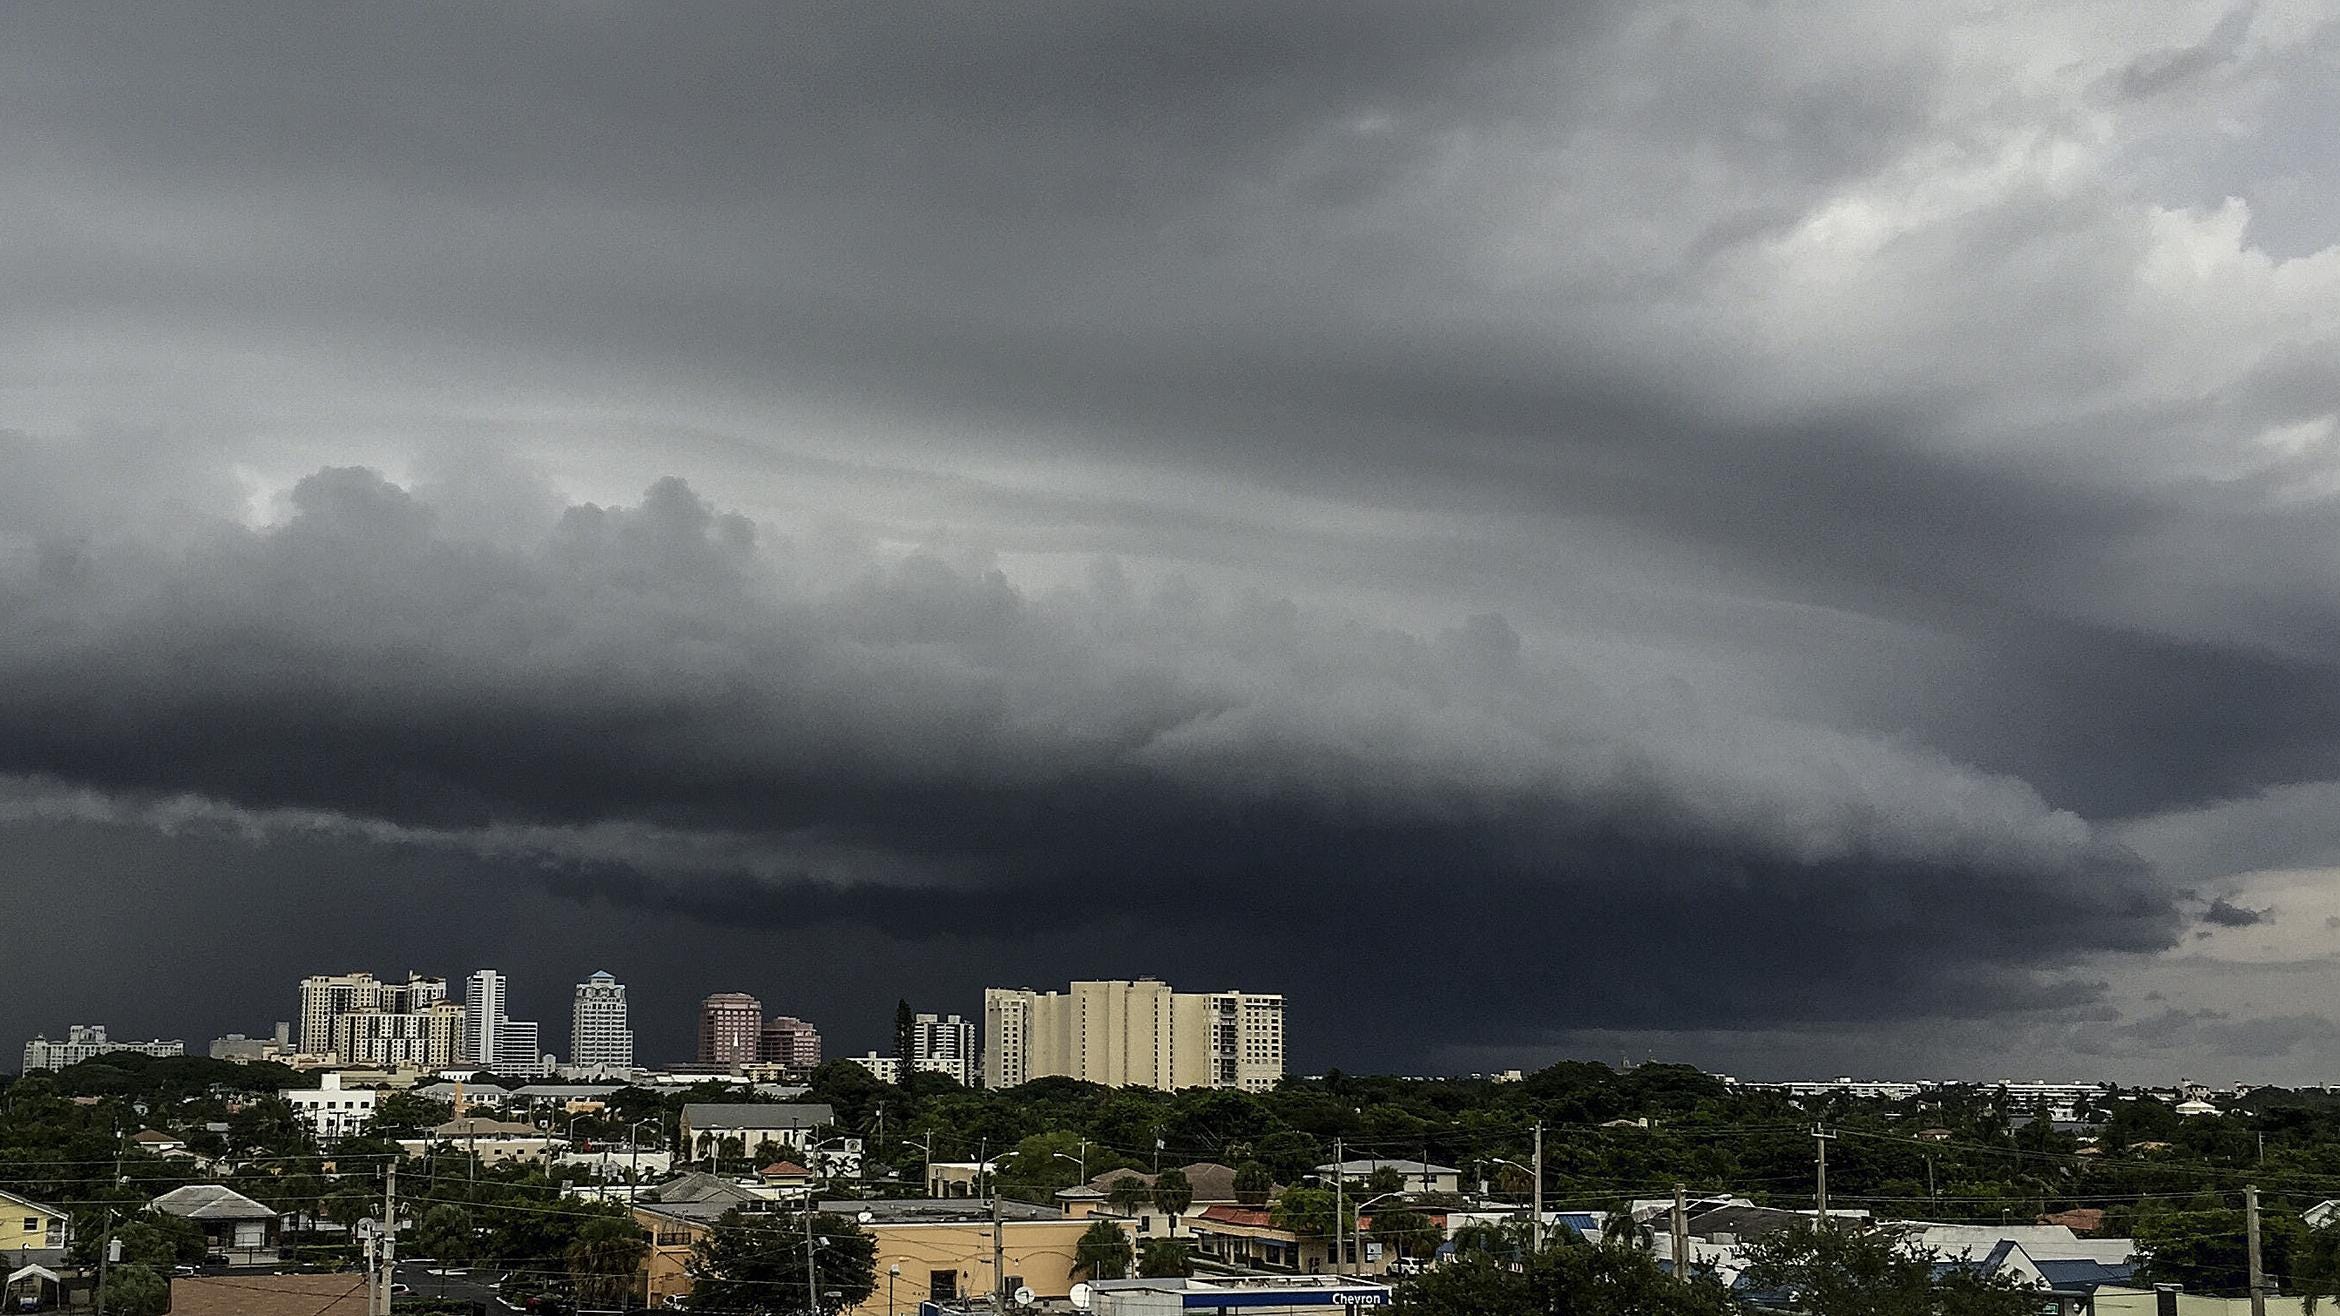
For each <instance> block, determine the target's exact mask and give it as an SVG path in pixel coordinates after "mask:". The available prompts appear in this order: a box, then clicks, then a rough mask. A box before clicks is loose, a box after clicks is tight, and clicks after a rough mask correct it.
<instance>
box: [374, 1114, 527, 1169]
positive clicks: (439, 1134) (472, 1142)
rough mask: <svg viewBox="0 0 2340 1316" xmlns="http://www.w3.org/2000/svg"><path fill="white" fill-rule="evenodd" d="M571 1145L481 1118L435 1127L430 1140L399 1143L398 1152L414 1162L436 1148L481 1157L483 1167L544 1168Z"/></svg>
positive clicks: (521, 1127)
mask: <svg viewBox="0 0 2340 1316" xmlns="http://www.w3.org/2000/svg"><path fill="white" fill-rule="evenodd" d="M568 1145H569V1142H568V1139H566V1138H563V1137H560V1136H559V1135H558V1134H551V1133H546V1132H545V1131H544V1130H542V1129H540V1128H537V1127H536V1126H535V1125H533V1124H515V1123H512V1122H510V1121H508V1120H491V1119H486V1118H483V1117H481V1116H477V1115H466V1116H463V1117H462V1118H460V1119H451V1120H448V1121H447V1122H446V1123H444V1124H438V1125H434V1126H432V1128H431V1131H430V1136H428V1137H424V1138H400V1139H399V1140H398V1149H399V1150H400V1151H402V1152H404V1153H406V1155H407V1158H408V1159H410V1160H414V1159H419V1158H421V1157H424V1156H428V1155H429V1154H430V1153H431V1151H432V1150H433V1149H434V1148H440V1147H444V1148H446V1149H447V1150H449V1151H451V1152H460V1153H462V1154H463V1155H466V1156H477V1157H478V1158H479V1163H480V1164H482V1165H501V1164H504V1163H506V1162H509V1161H527V1162H533V1163H538V1164H541V1163H543V1161H544V1160H545V1158H547V1157H549V1156H553V1155H555V1154H557V1153H559V1152H560V1151H561V1150H562V1149H564V1148H566V1147H567V1146H568Z"/></svg>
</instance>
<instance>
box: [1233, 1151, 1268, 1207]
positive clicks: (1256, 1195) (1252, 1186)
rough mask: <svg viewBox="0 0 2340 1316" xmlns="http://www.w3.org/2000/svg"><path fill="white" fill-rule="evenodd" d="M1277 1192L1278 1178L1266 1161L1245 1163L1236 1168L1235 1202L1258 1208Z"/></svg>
mask: <svg viewBox="0 0 2340 1316" xmlns="http://www.w3.org/2000/svg"><path fill="white" fill-rule="evenodd" d="M1275 1190H1276V1176H1275V1173H1274V1171H1272V1170H1270V1169H1268V1167H1267V1164H1266V1162H1264V1161H1245V1162H1244V1163H1243V1164H1241V1165H1238V1166H1236V1167H1235V1200H1236V1201H1238V1202H1245V1203H1248V1204H1250V1205H1252V1206H1257V1205H1259V1204H1260V1203H1262V1202H1265V1201H1267V1199H1268V1194H1270V1193H1272V1192H1274V1191H1275Z"/></svg>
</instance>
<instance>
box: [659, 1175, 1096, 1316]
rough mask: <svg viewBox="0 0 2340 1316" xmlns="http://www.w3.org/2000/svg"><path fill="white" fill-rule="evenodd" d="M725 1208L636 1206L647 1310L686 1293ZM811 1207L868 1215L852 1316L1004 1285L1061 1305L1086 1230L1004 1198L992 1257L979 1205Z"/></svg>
mask: <svg viewBox="0 0 2340 1316" xmlns="http://www.w3.org/2000/svg"><path fill="white" fill-rule="evenodd" d="M734 1205H740V1203H737V1202H726V1201H719V1200H705V1201H700V1202H690V1203H679V1202H678V1203H642V1204H639V1205H637V1206H635V1208H634V1219H635V1220H636V1222H637V1223H639V1224H640V1225H641V1226H642V1228H643V1230H644V1232H646V1233H647V1234H648V1235H649V1237H650V1252H649V1254H648V1256H647V1257H646V1258H645V1259H644V1261H643V1274H642V1284H643V1289H642V1293H643V1295H644V1297H645V1298H646V1300H647V1301H649V1302H650V1303H651V1304H652V1305H653V1306H656V1305H660V1304H663V1303H665V1302H666V1300H667V1299H668V1298H670V1297H679V1296H681V1295H683V1294H686V1293H689V1292H690V1289H691V1281H690V1274H689V1272H688V1270H687V1267H688V1265H689V1263H690V1259H691V1249H692V1247H693V1245H695V1244H696V1243H697V1242H698V1240H699V1238H700V1237H701V1236H702V1235H704V1234H705V1233H706V1232H707V1231H708V1230H709V1229H710V1228H712V1227H713V1225H714V1222H715V1218H716V1217H717V1216H720V1215H721V1214H722V1211H723V1210H726V1209H729V1208H730V1207H731V1206H734ZM767 1205H769V1204H767ZM820 1209H821V1210H823V1211H829V1212H834V1213H836V1214H840V1215H852V1214H856V1213H859V1212H863V1211H867V1212H869V1213H870V1214H871V1215H872V1216H874V1217H875V1218H874V1219H872V1220H871V1221H869V1222H868V1223H866V1224H864V1225H863V1226H862V1230H863V1232H864V1233H867V1234H868V1235H869V1236H870V1238H871V1239H873V1240H874V1241H875V1242H876V1244H877V1258H876V1261H877V1287H876V1288H875V1289H874V1290H873V1291H872V1292H871V1294H870V1297H869V1300H868V1301H867V1302H864V1303H863V1304H861V1305H860V1306H858V1307H855V1308H852V1309H850V1310H851V1311H852V1313H853V1316H905V1314H906V1313H910V1312H915V1311H917V1310H918V1304H919V1303H920V1302H923V1301H928V1300H947V1299H951V1298H965V1297H970V1296H975V1295H981V1294H987V1293H990V1292H991V1291H992V1290H993V1287H994V1286H995V1285H997V1284H1000V1283H1002V1282H1003V1280H1004V1282H1005V1284H1006V1285H1007V1287H1008V1289H1009V1290H1010V1291H1011V1292H1012V1291H1013V1290H1014V1289H1016V1288H1019V1287H1021V1288H1029V1289H1031V1290H1032V1293H1033V1296H1034V1297H1035V1298H1037V1299H1043V1300H1046V1299H1056V1300H1063V1299H1065V1298H1067V1297H1069V1296H1070V1295H1071V1293H1072V1286H1073V1283H1074V1279H1075V1277H1074V1275H1073V1260H1074V1257H1075V1255H1076V1252H1077V1250H1078V1247H1079V1244H1080V1238H1081V1234H1082V1232H1083V1231H1085V1230H1086V1229H1087V1228H1088V1227H1089V1225H1090V1224H1091V1222H1090V1221H1088V1220H1085V1219H1083V1220H1067V1219H1063V1218H1061V1217H1059V1216H1057V1215H1056V1214H1055V1213H1054V1212H1052V1211H1048V1210H1047V1209H1046V1208H1044V1207H1035V1206H1031V1205H1028V1204H1026V1203H1023V1202H1003V1203H1001V1210H1002V1212H1003V1213H1004V1214H1006V1215H1007V1216H1008V1217H1009V1218H1008V1219H1006V1220H1004V1221H1002V1222H1001V1224H1000V1226H999V1228H1000V1230H1001V1233H1002V1235H1003V1241H1002V1244H1001V1247H1000V1255H998V1256H996V1257H995V1255H994V1252H993V1244H992V1229H993V1225H992V1221H991V1214H990V1211H991V1207H990V1204H989V1203H988V1202H982V1201H970V1200H966V1199H959V1200H949V1201H935V1200H916V1199H914V1200H908V1201H872V1202H823V1203H821V1205H820ZM1019 1216H1021V1217H1022V1218H1017V1217H1019ZM1002 1263H1004V1265H1003V1264H1002ZM889 1288H890V1289H891V1291H892V1303H893V1309H892V1312H891V1313H890V1314H889V1313H888V1310H887V1302H888V1290H889Z"/></svg>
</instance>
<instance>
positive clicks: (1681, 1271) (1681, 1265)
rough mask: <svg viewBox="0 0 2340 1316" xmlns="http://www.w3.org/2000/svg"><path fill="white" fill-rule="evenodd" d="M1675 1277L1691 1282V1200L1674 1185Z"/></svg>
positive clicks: (1680, 1187)
mask: <svg viewBox="0 0 2340 1316" xmlns="http://www.w3.org/2000/svg"><path fill="white" fill-rule="evenodd" d="M1674 1278H1675V1279H1678V1280H1681V1281H1682V1282H1683V1283H1685V1284H1687V1283H1689V1282H1690V1202H1689V1200H1688V1198H1687V1197H1686V1196H1685V1195H1684V1194H1683V1192H1682V1185H1680V1184H1675V1185H1674Z"/></svg>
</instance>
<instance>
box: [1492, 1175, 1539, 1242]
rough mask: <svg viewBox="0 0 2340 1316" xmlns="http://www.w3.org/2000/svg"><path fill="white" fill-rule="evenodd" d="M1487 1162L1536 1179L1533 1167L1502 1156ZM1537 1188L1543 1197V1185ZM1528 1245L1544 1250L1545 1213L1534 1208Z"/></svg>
mask: <svg viewBox="0 0 2340 1316" xmlns="http://www.w3.org/2000/svg"><path fill="white" fill-rule="evenodd" d="M1487 1160H1488V1163H1489V1164H1493V1165H1508V1166H1510V1167H1511V1168H1512V1169H1514V1170H1517V1171H1519V1172H1520V1173H1521V1174H1524V1175H1527V1176H1528V1177H1529V1178H1530V1179H1534V1178H1536V1172H1535V1169H1534V1167H1532V1166H1526V1165H1522V1164H1520V1163H1519V1162H1518V1161H1514V1160H1508V1159H1506V1158H1504V1157H1501V1156H1490V1157H1488V1158H1487ZM1536 1188H1537V1191H1538V1194H1539V1195H1541V1192H1542V1189H1543V1185H1542V1184H1541V1183H1538V1184H1537V1185H1536ZM1528 1245H1529V1247H1530V1248H1532V1249H1533V1250H1535V1251H1538V1252H1541V1251H1543V1250H1544V1213H1543V1212H1541V1211H1538V1210H1534V1209H1532V1208H1531V1209H1530V1210H1529V1211H1528Z"/></svg>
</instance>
